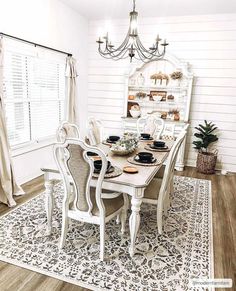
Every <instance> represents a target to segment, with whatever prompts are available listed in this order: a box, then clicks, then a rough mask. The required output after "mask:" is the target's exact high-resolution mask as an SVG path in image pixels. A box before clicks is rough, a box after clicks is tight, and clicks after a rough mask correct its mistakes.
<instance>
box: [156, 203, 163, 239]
mask: <svg viewBox="0 0 236 291" xmlns="http://www.w3.org/2000/svg"><path fill="white" fill-rule="evenodd" d="M162 212H163V203H162V202H160V201H158V203H157V227H158V233H159V234H162Z"/></svg>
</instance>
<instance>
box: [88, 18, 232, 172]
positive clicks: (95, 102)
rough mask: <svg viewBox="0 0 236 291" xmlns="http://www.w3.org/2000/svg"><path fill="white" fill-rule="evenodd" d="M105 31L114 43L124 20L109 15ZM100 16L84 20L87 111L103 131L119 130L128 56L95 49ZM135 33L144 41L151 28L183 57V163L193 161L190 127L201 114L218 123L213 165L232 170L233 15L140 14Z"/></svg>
mask: <svg viewBox="0 0 236 291" xmlns="http://www.w3.org/2000/svg"><path fill="white" fill-rule="evenodd" d="M110 23H111V25H110V28H109V30H111V34H112V35H114V36H115V37H116V39H114V41H113V42H114V43H115V44H119V43H120V42H121V41H122V40H123V38H124V36H125V34H126V31H127V26H128V20H112V21H111V22H110ZM105 26H107V23H106V22H104V21H93V22H90V27H89V86H88V114H89V116H95V117H97V118H100V119H101V120H102V121H103V123H104V125H105V126H106V128H107V132H108V133H114V132H120V130H121V128H122V123H121V118H120V117H121V116H122V115H123V111H124V100H125V96H124V86H125V84H124V74H125V73H126V72H128V71H129V61H128V60H125V61H117V62H115V61H111V60H106V59H104V58H102V57H101V56H100V55H99V54H98V52H97V44H96V43H95V40H96V38H97V35H98V34H97V33H98V30H99V29H100V28H102V27H105ZM139 28H140V36H141V39H142V41H143V42H144V44H146V45H147V46H148V45H150V44H151V43H152V41H153V39H154V38H155V33H156V32H159V33H160V35H161V36H164V37H165V38H167V39H168V41H169V43H170V46H169V47H168V52H169V53H171V54H174V55H176V56H177V57H178V58H180V59H182V60H185V61H187V62H189V63H190V64H191V66H192V71H193V73H194V76H195V78H194V86H193V94H192V105H191V112H190V121H191V128H190V132H189V136H188V142H187V147H186V158H187V163H188V165H195V160H196V153H195V151H194V150H193V149H192V145H191V142H192V140H193V128H194V126H196V125H197V124H198V123H199V122H202V121H203V120H204V119H207V120H211V121H213V122H215V123H216V124H217V126H218V127H219V138H220V139H219V142H218V143H217V148H218V151H219V159H218V160H219V162H218V168H223V169H226V170H229V171H234V172H236V14H220V15H204V16H202V15H201V16H187V17H186V16H184V17H168V18H143V19H142V18H140V19H139Z"/></svg>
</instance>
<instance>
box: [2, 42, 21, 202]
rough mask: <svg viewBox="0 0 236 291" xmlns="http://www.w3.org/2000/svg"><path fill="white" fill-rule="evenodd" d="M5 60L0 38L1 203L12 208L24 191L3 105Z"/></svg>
mask: <svg viewBox="0 0 236 291" xmlns="http://www.w3.org/2000/svg"><path fill="white" fill-rule="evenodd" d="M3 58H4V44H3V39H2V38H0V202H2V203H4V204H7V205H8V206H9V207H12V206H15V205H16V202H15V200H14V198H13V196H14V195H22V194H24V191H23V189H22V188H21V187H20V185H18V184H17V182H16V179H15V175H14V171H13V163H12V158H11V150H10V144H9V141H8V136H7V128H6V119H5V114H4V105H3Z"/></svg>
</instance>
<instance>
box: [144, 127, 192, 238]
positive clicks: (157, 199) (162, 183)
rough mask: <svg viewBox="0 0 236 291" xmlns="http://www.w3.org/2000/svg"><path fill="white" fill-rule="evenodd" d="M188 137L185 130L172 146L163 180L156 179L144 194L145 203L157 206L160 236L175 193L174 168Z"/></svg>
mask: <svg viewBox="0 0 236 291" xmlns="http://www.w3.org/2000/svg"><path fill="white" fill-rule="evenodd" d="M185 136H186V131H185V130H183V131H182V132H181V133H180V134H179V136H178V138H177V139H176V141H175V143H174V145H173V146H172V148H171V150H170V153H169V155H168V158H167V162H166V166H165V170H164V174H163V178H154V179H153V180H152V181H151V182H150V184H149V185H148V187H147V188H146V189H145V192H144V198H143V202H144V203H149V204H154V205H157V226H158V232H159V234H161V233H162V216H163V211H164V213H165V214H166V213H167V210H168V208H169V207H170V197H169V195H170V193H172V192H173V179H174V168H175V163H176V159H177V155H178V151H179V148H180V146H181V144H182V143H183V141H184V139H185Z"/></svg>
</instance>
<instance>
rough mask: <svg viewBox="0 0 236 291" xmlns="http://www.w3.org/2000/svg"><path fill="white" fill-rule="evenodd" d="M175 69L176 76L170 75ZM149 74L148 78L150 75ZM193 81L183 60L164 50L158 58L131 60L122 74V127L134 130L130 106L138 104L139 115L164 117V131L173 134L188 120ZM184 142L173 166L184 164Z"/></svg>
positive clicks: (177, 167)
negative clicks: (146, 61)
mask: <svg viewBox="0 0 236 291" xmlns="http://www.w3.org/2000/svg"><path fill="white" fill-rule="evenodd" d="M173 72H177V75H180V76H182V77H181V78H180V79H172V78H171V74H172V73H173ZM175 76H176V74H175ZM151 77H152V78H151ZM192 84H193V74H192V73H191V72H190V70H189V66H188V63H187V62H182V61H180V60H179V59H177V58H176V57H174V56H173V55H170V54H166V55H165V57H164V58H163V59H162V60H157V61H151V62H149V63H142V64H137V63H136V64H133V65H132V69H131V71H130V73H129V74H128V75H127V76H126V77H125V96H126V98H125V106H124V116H123V117H122V120H123V128H124V130H125V131H136V121H137V117H136V118H135V117H132V116H131V114H130V109H131V108H134V107H133V106H134V105H137V106H135V107H136V109H137V108H140V116H144V115H147V114H155V115H157V116H159V117H161V118H163V119H164V120H165V132H164V134H168V133H170V134H173V135H174V136H177V135H178V133H179V132H180V131H181V129H182V128H183V127H185V126H186V125H187V124H188V122H189V111H190V102H191V93H192ZM184 150H185V142H184V144H183V146H182V148H181V149H180V153H179V156H178V160H177V164H176V169H177V170H179V171H182V170H183V168H184Z"/></svg>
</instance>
